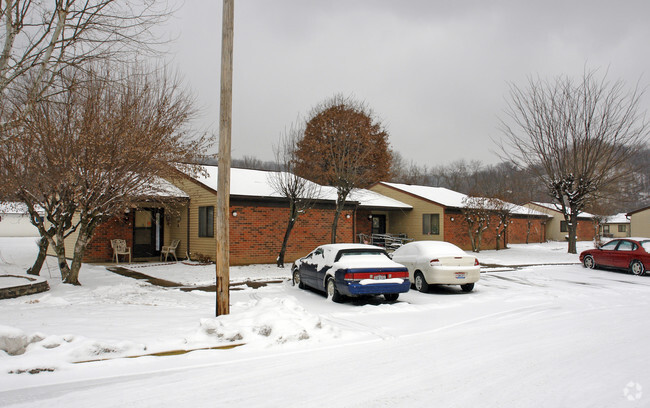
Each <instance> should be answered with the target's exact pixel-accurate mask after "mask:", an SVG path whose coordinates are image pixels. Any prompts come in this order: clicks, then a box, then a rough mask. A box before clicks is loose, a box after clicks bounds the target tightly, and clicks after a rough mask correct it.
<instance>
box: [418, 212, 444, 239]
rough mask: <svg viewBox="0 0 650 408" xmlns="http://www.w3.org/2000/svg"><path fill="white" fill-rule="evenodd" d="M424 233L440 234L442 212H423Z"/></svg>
mask: <svg viewBox="0 0 650 408" xmlns="http://www.w3.org/2000/svg"><path fill="white" fill-rule="evenodd" d="M422 234H424V235H439V234H440V214H422Z"/></svg>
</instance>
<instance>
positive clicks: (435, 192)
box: [380, 181, 467, 208]
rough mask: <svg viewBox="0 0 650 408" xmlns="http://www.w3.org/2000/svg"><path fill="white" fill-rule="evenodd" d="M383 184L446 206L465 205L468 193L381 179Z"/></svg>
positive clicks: (459, 206) (458, 206)
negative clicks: (464, 201) (464, 200)
mask: <svg viewBox="0 0 650 408" xmlns="http://www.w3.org/2000/svg"><path fill="white" fill-rule="evenodd" d="M380 183H381V184H383V185H385V186H389V187H393V188H395V189H398V190H402V191H405V192H407V193H410V194H413V195H415V196H418V197H420V198H424V199H426V200H429V201H433V202H435V203H438V204H441V205H443V206H445V207H457V208H461V207H463V199H464V198H465V197H467V195H465V194H463V193H459V192H457V191H453V190H449V189H447V188H444V187H430V186H418V185H411V184H401V183H389V182H385V181H381V182H380Z"/></svg>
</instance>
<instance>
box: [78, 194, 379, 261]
mask: <svg viewBox="0 0 650 408" xmlns="http://www.w3.org/2000/svg"><path fill="white" fill-rule="evenodd" d="M233 212H236V213H237V216H232V215H231V216H230V262H231V264H232V265H245V264H251V263H274V262H275V261H276V259H277V256H278V253H279V252H280V248H281V246H282V240H283V239H284V233H285V230H286V227H287V222H288V221H289V220H288V217H289V208H288V206H286V205H284V204H282V203H277V202H276V203H274V202H263V201H260V202H255V203H239V204H237V203H235V204H232V205H231V206H230V213H231V214H233ZM133 214H134V213H133V212H131V213H129V214H125V215H124V217H119V218H114V219H112V220H110V221H108V222H106V223H104V224H102V225H100V226H99V227H97V229H96V230H95V234H94V236H93V238H92V240H91V241H90V243H89V245H88V247H87V249H86V253H85V256H84V262H108V261H110V260H111V259H112V256H113V251H112V249H111V244H110V240H111V239H114V238H124V239H126V241H127V245H128V246H129V247H131V248H132V247H133V224H134V222H133V216H134V215H133ZM355 214H356V220H357V221H356V223H355V216H354V215H355ZM369 215H370V212H369V211H367V210H355V209H352V208H350V209H345V210H344V211H343V213H342V214H341V217H340V219H339V222H338V226H337V242H355V241H358V239H356V237H357V236H358V234H359V233H365V234H369V233H370V230H371V221H370V220H369V218H368V216H369ZM333 217H334V209H333V206H321V207H320V208H313V209H310V210H307V211H306V212H305V213H303V214H301V215H300V216H299V217H298V220H297V221H296V224H295V225H294V227H293V230H292V232H291V236H290V238H289V243H288V247H287V252H286V254H285V261H286V262H292V261H293V260H295V259H297V258H299V257H302V256H304V255H306V254H307V253H308V252H310V251H311V250H313V249H314V248H315V247H317V246H318V245H322V244H326V243H329V242H330V235H331V225H332V220H333ZM348 217H349V218H348ZM193 238H194V239H196V237H190V252H192V251H193V249H192V239H193ZM215 247H216V243H215Z"/></svg>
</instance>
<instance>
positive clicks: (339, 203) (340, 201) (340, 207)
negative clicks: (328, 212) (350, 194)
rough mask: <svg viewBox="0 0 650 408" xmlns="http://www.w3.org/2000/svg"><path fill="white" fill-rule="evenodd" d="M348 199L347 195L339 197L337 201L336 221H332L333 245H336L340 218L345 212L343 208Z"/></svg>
mask: <svg viewBox="0 0 650 408" xmlns="http://www.w3.org/2000/svg"><path fill="white" fill-rule="evenodd" d="M346 198H347V194H346V195H345V196H344V197H340V196H339V197H338V198H337V200H336V212H335V214H334V221H332V237H331V241H332V244H336V229H337V227H338V225H339V216H340V215H341V213H342V212H343V206H345V199H346Z"/></svg>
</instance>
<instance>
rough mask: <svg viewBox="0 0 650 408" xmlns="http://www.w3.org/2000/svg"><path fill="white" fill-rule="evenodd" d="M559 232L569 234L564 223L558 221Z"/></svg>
mask: <svg viewBox="0 0 650 408" xmlns="http://www.w3.org/2000/svg"><path fill="white" fill-rule="evenodd" d="M560 232H569V228H567V223H566V221H560Z"/></svg>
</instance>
